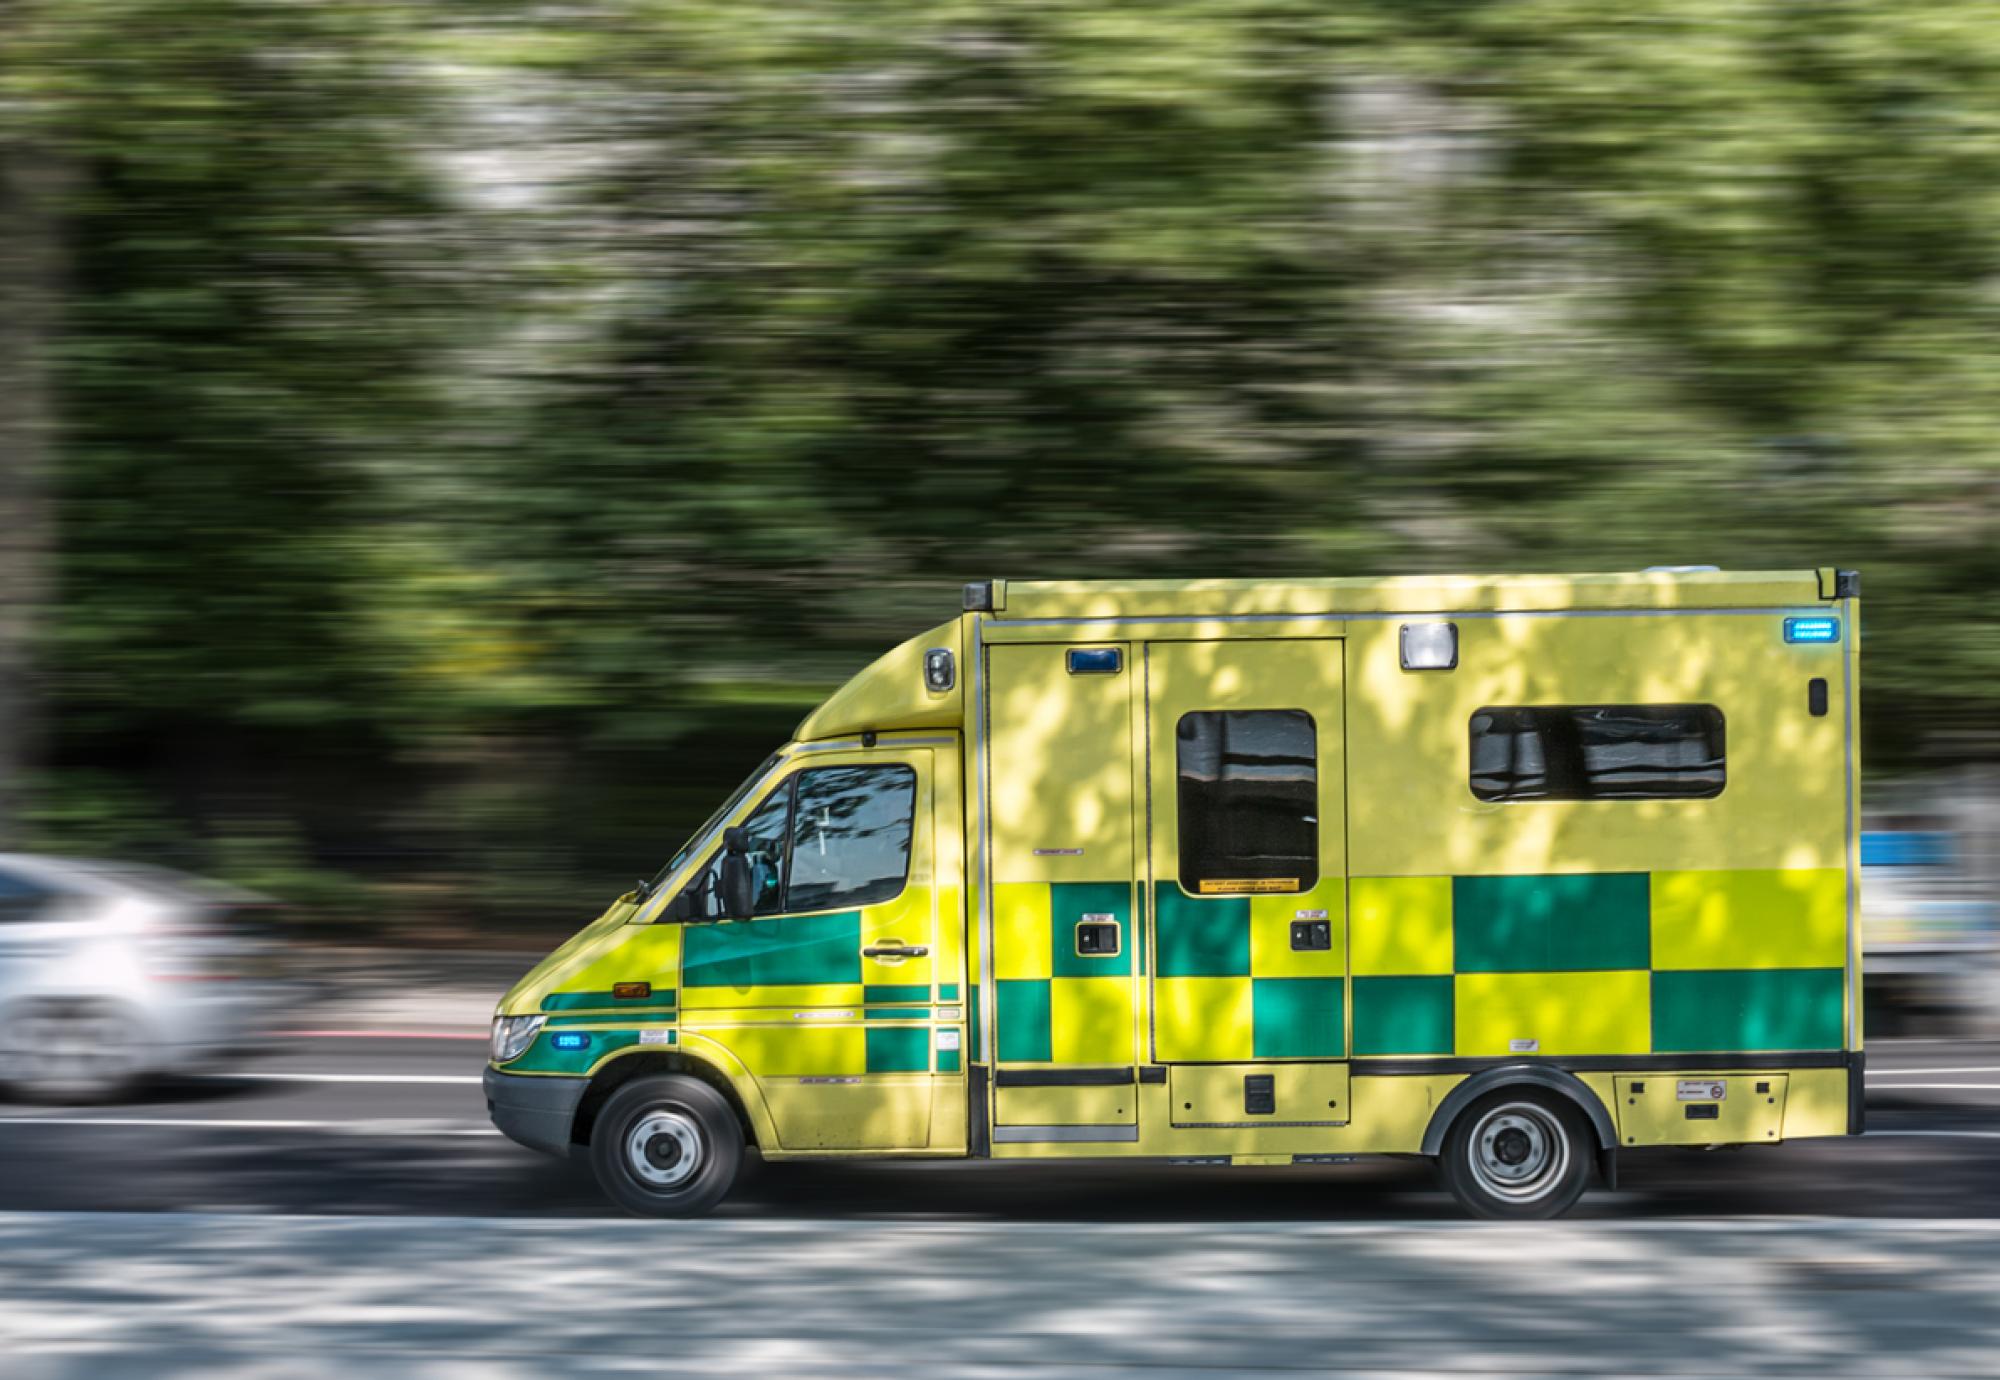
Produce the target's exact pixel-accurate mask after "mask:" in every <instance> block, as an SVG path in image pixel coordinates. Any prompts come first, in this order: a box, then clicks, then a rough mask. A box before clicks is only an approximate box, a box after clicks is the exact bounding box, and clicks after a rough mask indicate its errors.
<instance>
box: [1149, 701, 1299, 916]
mask: <svg viewBox="0 0 2000 1380" xmlns="http://www.w3.org/2000/svg"><path fill="white" fill-rule="evenodd" d="M1176 733H1177V735H1178V738H1179V745H1178V763H1177V764H1178V768H1179V774H1180V816H1181V818H1180V828H1181V840H1180V844H1181V856H1180V865H1181V887H1182V889H1183V890H1185V891H1188V892H1190V893H1192V894H1194V895H1197V896H1198V895H1201V894H1202V893H1204V892H1206V893H1208V894H1210V895H1218V894H1227V893H1229V892H1233V891H1258V890H1269V891H1304V890H1306V889H1307V888H1309V887H1311V886H1312V885H1313V884H1314V883H1315V882H1317V881H1318V880H1319V770H1318V765H1317V764H1318V754H1317V751H1316V746H1315V737H1314V732H1313V721H1312V715H1310V714H1308V713H1306V712H1305V711H1304V710H1303V709H1251V710H1218V711H1208V712H1203V713H1197V714H1186V715H1183V716H1182V717H1181V721H1180V725H1179V727H1178V728H1177V730H1176ZM1255 882H1263V883H1266V884H1267V885H1265V886H1262V887H1259V886H1253V885H1248V884H1249V883H1255Z"/></svg>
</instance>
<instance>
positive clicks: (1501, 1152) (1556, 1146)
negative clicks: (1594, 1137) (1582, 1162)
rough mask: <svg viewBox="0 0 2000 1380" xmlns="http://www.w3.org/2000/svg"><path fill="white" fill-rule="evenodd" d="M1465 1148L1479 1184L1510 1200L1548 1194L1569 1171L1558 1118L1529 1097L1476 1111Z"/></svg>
mask: <svg viewBox="0 0 2000 1380" xmlns="http://www.w3.org/2000/svg"><path fill="white" fill-rule="evenodd" d="M1467 1154H1468V1156H1469V1157H1470V1158H1471V1160H1472V1174H1473V1177H1474V1178H1475V1179H1477V1180H1478V1181H1479V1186H1480V1187H1481V1188H1483V1189H1485V1190H1486V1191H1487V1192H1488V1193H1491V1194H1493V1195H1494V1196H1495V1197H1499V1198H1504V1199H1506V1200H1507V1201H1509V1202H1514V1203H1531V1202H1534V1201H1535V1200H1536V1199H1538V1198H1544V1197H1546V1196H1548V1195H1549V1194H1550V1193H1552V1192H1553V1191H1554V1190H1555V1187H1556V1185H1557V1184H1559V1183H1561V1182H1562V1180H1563V1176H1564V1175H1565V1174H1566V1173H1568V1171H1569V1154H1570V1150H1569V1137H1568V1135H1566V1134H1565V1133H1564V1131H1563V1127H1562V1123H1561V1122H1560V1121H1558V1120H1557V1119H1556V1117H1555V1114H1554V1113H1552V1112H1550V1111H1549V1110H1548V1109H1547V1108H1546V1107H1542V1106H1538V1105H1537V1104H1535V1103H1533V1102H1508V1103H1505V1104H1503V1105H1501V1106H1498V1107H1495V1108H1493V1109H1492V1110H1491V1111H1489V1112H1487V1113H1486V1114H1485V1115H1484V1116H1482V1117H1480V1118H1479V1121H1478V1123H1477V1124H1476V1125H1474V1126H1473V1128H1472V1139H1471V1141H1470V1143H1469V1144H1468V1146H1467Z"/></svg>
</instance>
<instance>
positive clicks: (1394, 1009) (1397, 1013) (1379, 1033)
mask: <svg viewBox="0 0 2000 1380" xmlns="http://www.w3.org/2000/svg"><path fill="white" fill-rule="evenodd" d="M1453 1038H1454V1021H1453V1017H1452V980H1451V978H1450V977H1449V976H1444V977H1358V978H1356V979H1354V1052H1355V1054H1356V1055H1357V1056H1358V1055H1363V1054H1450V1053H1451V1052H1452V1041H1453Z"/></svg>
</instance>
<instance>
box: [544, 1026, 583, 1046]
mask: <svg viewBox="0 0 2000 1380" xmlns="http://www.w3.org/2000/svg"><path fill="white" fill-rule="evenodd" d="M549 1043H550V1044H552V1045H554V1046H555V1047H556V1048H557V1049H589V1048H590V1037H589V1036H588V1035H585V1034H584V1033H583V1032H582V1031H580V1030H565V1031H564V1032H563V1033H562V1034H560V1035H557V1036H555V1037H554V1038H553V1039H551V1040H550V1041H549Z"/></svg>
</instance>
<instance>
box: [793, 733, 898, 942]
mask: <svg viewBox="0 0 2000 1380" xmlns="http://www.w3.org/2000/svg"><path fill="white" fill-rule="evenodd" d="M916 796H917V774H916V772H914V771H912V770H911V769H910V768H908V767H901V766H882V767H818V768H815V769H814V770H812V771H809V772H806V773H804V774H803V775H802V776H801V777H800V778H799V793H798V811H797V813H796V814H795V815H794V816H793V820H792V860H791V876H790V880H789V882H788V883H787V885H786V899H785V908H786V909H787V910H789V911H804V910H835V909H846V908H847V907H850V906H867V905H874V904H875V903H877V902H880V901H887V900H889V899H890V898H891V897H893V896H895V895H896V894H897V893H898V892H900V891H901V890H902V889H903V882H904V879H905V878H907V877H908V876H909V872H910V826H911V822H912V818H913V816H914V811H915V805H916Z"/></svg>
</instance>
